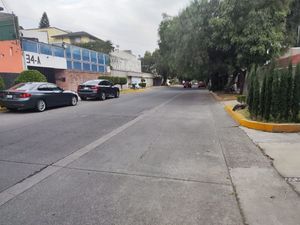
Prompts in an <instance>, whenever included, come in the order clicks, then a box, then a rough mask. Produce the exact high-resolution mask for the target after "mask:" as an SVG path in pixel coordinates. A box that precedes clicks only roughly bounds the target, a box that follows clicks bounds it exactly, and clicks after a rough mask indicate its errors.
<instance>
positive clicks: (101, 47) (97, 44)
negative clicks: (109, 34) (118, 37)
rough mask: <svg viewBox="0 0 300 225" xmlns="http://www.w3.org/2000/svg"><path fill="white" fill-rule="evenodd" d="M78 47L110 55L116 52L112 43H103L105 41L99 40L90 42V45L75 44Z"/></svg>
mask: <svg viewBox="0 0 300 225" xmlns="http://www.w3.org/2000/svg"><path fill="white" fill-rule="evenodd" d="M75 45H76V46H79V47H81V48H87V49H90V50H94V51H97V52H102V53H106V54H109V53H110V52H112V51H113V50H114V47H113V44H112V42H111V41H103V40H100V39H99V40H97V41H93V42H88V43H77V44H75Z"/></svg>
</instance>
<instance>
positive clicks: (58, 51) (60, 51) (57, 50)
mask: <svg viewBox="0 0 300 225" xmlns="http://www.w3.org/2000/svg"><path fill="white" fill-rule="evenodd" d="M52 49H53V54H54V56H57V57H61V58H64V57H65V54H64V49H63V48H60V47H54V46H53V47H52Z"/></svg>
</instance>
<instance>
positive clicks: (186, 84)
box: [183, 81, 192, 88]
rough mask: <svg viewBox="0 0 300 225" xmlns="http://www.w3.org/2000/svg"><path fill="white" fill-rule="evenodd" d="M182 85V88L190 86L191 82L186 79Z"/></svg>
mask: <svg viewBox="0 0 300 225" xmlns="http://www.w3.org/2000/svg"><path fill="white" fill-rule="evenodd" d="M183 87H184V88H192V83H191V82H188V81H186V82H184V84H183Z"/></svg>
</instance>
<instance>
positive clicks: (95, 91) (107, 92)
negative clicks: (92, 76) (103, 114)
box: [77, 80, 120, 101]
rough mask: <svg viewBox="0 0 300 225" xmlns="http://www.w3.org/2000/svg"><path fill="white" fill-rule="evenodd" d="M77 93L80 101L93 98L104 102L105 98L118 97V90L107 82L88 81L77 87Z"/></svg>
mask: <svg viewBox="0 0 300 225" xmlns="http://www.w3.org/2000/svg"><path fill="white" fill-rule="evenodd" d="M77 92H78V95H79V96H80V98H81V99H82V100H86V99H87V98H94V99H100V100H102V101H104V100H105V99H106V98H107V97H114V98H118V97H119V96H120V89H119V88H118V87H115V86H114V85H113V84H112V83H111V82H109V81H108V80H89V81H87V82H85V83H83V84H81V85H79V86H78V89H77Z"/></svg>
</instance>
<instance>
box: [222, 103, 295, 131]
mask: <svg viewBox="0 0 300 225" xmlns="http://www.w3.org/2000/svg"><path fill="white" fill-rule="evenodd" d="M225 111H226V112H227V113H228V114H229V115H230V116H231V117H232V118H233V119H234V120H235V121H236V122H237V123H238V124H239V125H240V126H243V127H247V128H250V129H254V130H259V131H265V132H272V133H296V132H300V124H289V123H283V124H277V123H263V122H257V121H253V120H248V119H246V118H245V117H244V116H243V115H242V114H240V113H237V112H234V111H233V110H232V106H229V105H227V106H225Z"/></svg>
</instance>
